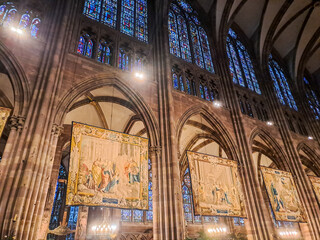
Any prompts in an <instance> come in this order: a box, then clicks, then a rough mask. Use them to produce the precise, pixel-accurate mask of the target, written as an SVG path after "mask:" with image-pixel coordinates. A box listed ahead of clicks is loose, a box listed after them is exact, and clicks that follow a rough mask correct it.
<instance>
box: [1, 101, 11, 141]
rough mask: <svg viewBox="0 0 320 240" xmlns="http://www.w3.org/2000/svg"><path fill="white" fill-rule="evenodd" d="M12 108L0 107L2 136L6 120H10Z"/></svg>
mask: <svg viewBox="0 0 320 240" xmlns="http://www.w3.org/2000/svg"><path fill="white" fill-rule="evenodd" d="M10 112H11V109H9V108H4V107H0V137H1V135H2V132H3V129H4V126H5V125H6V122H7V120H8V117H9V115H10Z"/></svg>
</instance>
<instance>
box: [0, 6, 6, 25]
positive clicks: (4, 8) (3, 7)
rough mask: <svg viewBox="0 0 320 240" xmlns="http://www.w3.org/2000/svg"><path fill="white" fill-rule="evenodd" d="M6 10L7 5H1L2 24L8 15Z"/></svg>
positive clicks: (0, 16) (0, 18)
mask: <svg viewBox="0 0 320 240" xmlns="http://www.w3.org/2000/svg"><path fill="white" fill-rule="evenodd" d="M6 9H7V6H6V5H1V6H0V22H1V20H2V19H3V18H4V16H5V14H6Z"/></svg>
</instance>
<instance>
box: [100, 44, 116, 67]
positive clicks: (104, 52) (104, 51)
mask: <svg viewBox="0 0 320 240" xmlns="http://www.w3.org/2000/svg"><path fill="white" fill-rule="evenodd" d="M111 57H112V53H111V48H110V47H109V46H108V44H107V42H102V43H100V44H99V49H98V56H97V58H98V61H99V62H102V63H106V64H111Z"/></svg>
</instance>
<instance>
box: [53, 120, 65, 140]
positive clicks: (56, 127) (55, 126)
mask: <svg viewBox="0 0 320 240" xmlns="http://www.w3.org/2000/svg"><path fill="white" fill-rule="evenodd" d="M62 131H63V127H62V126H60V125H58V124H56V123H54V124H53V125H52V130H51V133H52V134H53V135H54V136H57V137H59V136H60V135H61V133H62Z"/></svg>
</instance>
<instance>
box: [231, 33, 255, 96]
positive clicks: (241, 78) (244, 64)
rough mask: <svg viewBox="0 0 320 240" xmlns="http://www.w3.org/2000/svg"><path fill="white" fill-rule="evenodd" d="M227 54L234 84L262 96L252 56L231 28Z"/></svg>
mask: <svg viewBox="0 0 320 240" xmlns="http://www.w3.org/2000/svg"><path fill="white" fill-rule="evenodd" d="M227 54H228V57H229V61H230V62H229V68H230V72H231V74H232V79H233V82H234V83H236V84H239V85H240V86H242V87H247V88H249V89H250V90H252V91H254V92H256V93H258V94H261V90H260V86H259V83H258V80H257V78H256V74H255V71H254V68H253V64H252V61H251V58H250V55H249V53H248V51H247V49H246V47H245V46H244V45H243V44H242V42H241V41H240V39H239V37H238V35H237V34H236V33H235V32H234V31H233V30H232V29H231V28H230V29H229V33H228V37H227Z"/></svg>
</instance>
